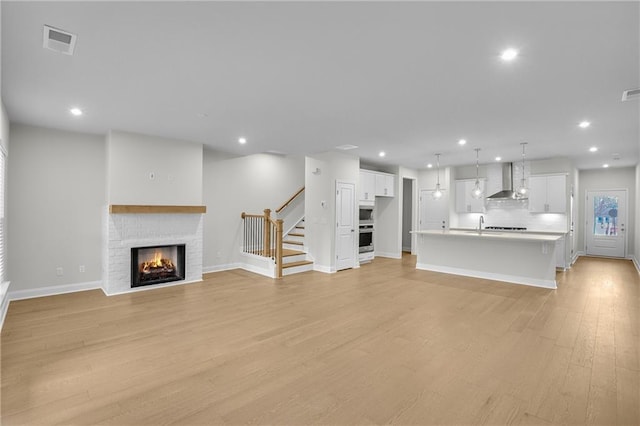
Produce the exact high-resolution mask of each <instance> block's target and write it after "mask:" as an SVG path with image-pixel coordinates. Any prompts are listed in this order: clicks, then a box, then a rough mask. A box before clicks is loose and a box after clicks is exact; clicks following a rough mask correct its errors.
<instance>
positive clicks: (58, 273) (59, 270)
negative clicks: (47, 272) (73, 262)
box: [56, 266, 64, 277]
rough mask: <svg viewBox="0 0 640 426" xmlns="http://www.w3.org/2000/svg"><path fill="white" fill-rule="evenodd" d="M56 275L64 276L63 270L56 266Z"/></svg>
mask: <svg viewBox="0 0 640 426" xmlns="http://www.w3.org/2000/svg"><path fill="white" fill-rule="evenodd" d="M56 275H57V276H59V277H61V276H63V275H64V269H62V266H58V267H57V268H56Z"/></svg>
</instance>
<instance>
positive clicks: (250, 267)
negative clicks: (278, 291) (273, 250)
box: [240, 263, 275, 278]
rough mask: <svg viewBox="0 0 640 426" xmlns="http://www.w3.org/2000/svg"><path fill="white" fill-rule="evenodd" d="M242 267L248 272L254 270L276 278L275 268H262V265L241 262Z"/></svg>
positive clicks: (264, 275)
mask: <svg viewBox="0 0 640 426" xmlns="http://www.w3.org/2000/svg"><path fill="white" fill-rule="evenodd" d="M240 269H242V270H245V271H248V272H252V273H254V274H258V275H262V276H263V277H267V278H275V270H274V269H267V268H261V267H259V266H257V265H252V264H250V263H243V264H241V265H240Z"/></svg>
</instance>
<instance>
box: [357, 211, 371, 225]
mask: <svg viewBox="0 0 640 426" xmlns="http://www.w3.org/2000/svg"><path fill="white" fill-rule="evenodd" d="M364 223H373V207H369V206H360V224H361V225H362V224H364Z"/></svg>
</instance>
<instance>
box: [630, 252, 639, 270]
mask: <svg viewBox="0 0 640 426" xmlns="http://www.w3.org/2000/svg"><path fill="white" fill-rule="evenodd" d="M631 261H632V262H633V266H635V267H636V271H637V272H638V273H640V263H638V259H636V256H635V254H634V255H633V256H631Z"/></svg>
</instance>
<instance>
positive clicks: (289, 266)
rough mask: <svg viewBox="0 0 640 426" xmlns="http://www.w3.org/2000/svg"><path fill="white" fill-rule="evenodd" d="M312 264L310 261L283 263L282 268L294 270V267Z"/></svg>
mask: <svg viewBox="0 0 640 426" xmlns="http://www.w3.org/2000/svg"><path fill="white" fill-rule="evenodd" d="M312 263H313V262H312V261H310V260H299V261H297V262H291V263H283V264H282V268H283V269H284V268H293V267H294V266H303V265H311V264H312Z"/></svg>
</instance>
